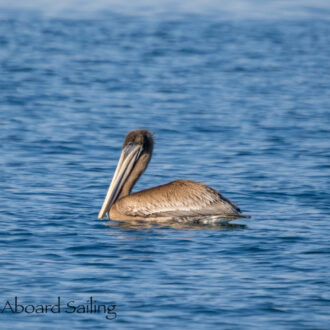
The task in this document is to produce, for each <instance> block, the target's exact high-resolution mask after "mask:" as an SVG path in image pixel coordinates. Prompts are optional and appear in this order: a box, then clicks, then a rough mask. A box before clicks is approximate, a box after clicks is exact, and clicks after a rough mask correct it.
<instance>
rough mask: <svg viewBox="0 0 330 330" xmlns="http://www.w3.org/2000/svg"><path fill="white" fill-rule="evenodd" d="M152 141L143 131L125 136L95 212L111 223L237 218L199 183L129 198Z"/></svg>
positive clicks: (230, 207) (179, 183)
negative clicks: (115, 166) (105, 217)
mask: <svg viewBox="0 0 330 330" xmlns="http://www.w3.org/2000/svg"><path fill="white" fill-rule="evenodd" d="M153 145H154V141H153V137H152V134H151V133H150V132H149V131H147V130H134V131H131V132H129V133H128V134H127V136H126V138H125V141H124V144H123V147H122V152H121V156H120V159H119V161H118V165H117V168H116V170H115V174H114V176H113V178H112V181H111V183H110V186H109V189H108V192H107V195H106V197H105V199H104V202H103V205H102V208H101V210H100V212H99V216H98V217H99V219H102V218H103V217H104V215H105V214H108V217H109V219H111V220H156V221H162V220H180V219H185V220H189V219H198V218H201V217H205V216H206V217H212V218H225V219H228V221H229V220H230V219H233V218H241V217H248V216H244V215H243V214H242V213H241V211H240V209H239V208H238V207H237V206H236V205H235V204H234V203H233V202H231V201H229V200H228V199H226V198H225V197H223V196H222V195H221V194H220V193H219V192H218V191H217V190H215V189H213V188H211V187H209V186H207V185H205V184H203V183H199V182H195V181H190V180H176V181H173V182H170V183H167V184H164V185H161V186H157V187H153V188H150V189H146V190H142V191H139V192H136V193H133V194H131V191H132V188H133V187H134V184H135V183H136V182H137V180H138V179H139V177H140V176H141V175H142V174H143V172H144V171H145V170H146V168H147V166H148V164H149V161H150V159H151V156H152V151H153Z"/></svg>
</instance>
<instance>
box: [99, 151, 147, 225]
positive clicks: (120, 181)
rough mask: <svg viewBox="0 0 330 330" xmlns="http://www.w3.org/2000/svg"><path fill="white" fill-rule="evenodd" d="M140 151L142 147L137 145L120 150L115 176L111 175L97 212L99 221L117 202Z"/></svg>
mask: <svg viewBox="0 0 330 330" xmlns="http://www.w3.org/2000/svg"><path fill="white" fill-rule="evenodd" d="M141 151H142V147H141V146H139V145H127V146H126V147H125V148H124V149H123V150H122V152H121V155H120V158H119V161H118V165H117V168H116V171H115V174H114V175H113V178H112V181H111V183H110V186H109V189H108V192H107V195H106V197H105V199H104V202H103V205H102V208H101V210H100V212H99V216H98V217H99V219H102V218H103V217H104V215H105V214H106V213H108V212H109V210H110V208H111V206H112V205H113V204H114V203H115V201H116V200H117V198H118V196H119V194H120V191H121V189H122V187H123V185H124V184H125V182H126V180H127V178H128V176H129V175H130V173H131V171H132V169H133V167H134V165H135V163H136V161H137V160H138V158H139V157H140V154H141Z"/></svg>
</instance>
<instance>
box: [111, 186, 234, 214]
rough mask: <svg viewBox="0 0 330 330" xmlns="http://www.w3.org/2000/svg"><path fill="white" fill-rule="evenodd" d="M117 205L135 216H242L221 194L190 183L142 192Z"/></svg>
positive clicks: (122, 210)
mask: <svg viewBox="0 0 330 330" xmlns="http://www.w3.org/2000/svg"><path fill="white" fill-rule="evenodd" d="M116 204H117V209H118V211H120V212H121V213H123V214H126V215H128V216H134V217H162V216H177V217H181V216H196V215H215V214H216V215H219V216H220V215H224V216H240V210H239V208H238V207H237V206H236V205H235V204H234V203H233V202H231V201H229V200H228V199H226V198H225V197H223V196H222V195H221V194H220V193H219V192H218V191H216V190H215V189H213V188H211V187H209V186H206V185H204V184H202V183H200V182H195V181H189V180H176V181H173V182H170V183H168V184H165V185H162V186H158V187H154V188H150V189H146V190H143V191H139V192H137V193H134V194H131V195H128V196H126V197H123V198H121V199H120V200H118V201H117V202H116Z"/></svg>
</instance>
